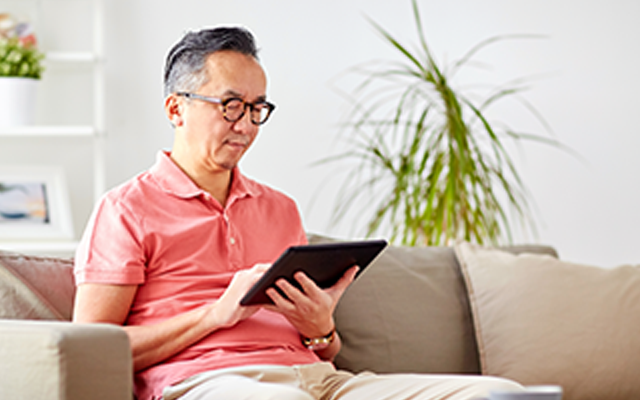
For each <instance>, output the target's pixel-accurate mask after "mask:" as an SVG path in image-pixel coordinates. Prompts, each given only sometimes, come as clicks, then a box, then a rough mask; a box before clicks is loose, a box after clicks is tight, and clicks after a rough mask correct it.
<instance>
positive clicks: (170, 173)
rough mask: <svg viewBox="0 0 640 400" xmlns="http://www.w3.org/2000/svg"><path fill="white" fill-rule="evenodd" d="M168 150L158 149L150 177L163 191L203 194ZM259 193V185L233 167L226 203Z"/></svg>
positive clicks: (180, 195) (189, 194)
mask: <svg viewBox="0 0 640 400" xmlns="http://www.w3.org/2000/svg"><path fill="white" fill-rule="evenodd" d="M170 155H171V153H170V152H168V151H159V152H158V154H157V156H156V163H155V165H154V166H153V167H152V168H151V170H150V174H151V178H152V179H153V180H154V181H155V182H156V183H157V184H158V186H159V187H160V188H161V189H162V190H163V191H165V192H167V193H170V194H172V195H174V196H178V197H182V198H185V199H186V198H193V197H198V196H201V195H203V194H204V193H205V192H204V190H202V189H200V188H199V187H198V185H196V184H195V183H194V182H193V181H192V180H191V178H189V176H187V174H185V173H184V171H182V170H181V169H180V167H178V165H176V163H175V162H173V160H172V159H171V157H170ZM260 193H261V188H260V186H259V185H258V184H257V183H256V182H254V181H253V180H251V179H249V178H247V177H245V176H244V175H242V174H241V173H240V169H239V168H238V167H235V168H234V169H233V174H232V182H231V189H230V190H229V198H228V200H227V204H228V205H230V204H231V203H233V202H234V201H236V200H237V199H241V198H243V197H246V196H252V197H255V196H258V195H259V194H260Z"/></svg>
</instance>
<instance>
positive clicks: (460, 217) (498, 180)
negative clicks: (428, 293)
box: [322, 0, 560, 245]
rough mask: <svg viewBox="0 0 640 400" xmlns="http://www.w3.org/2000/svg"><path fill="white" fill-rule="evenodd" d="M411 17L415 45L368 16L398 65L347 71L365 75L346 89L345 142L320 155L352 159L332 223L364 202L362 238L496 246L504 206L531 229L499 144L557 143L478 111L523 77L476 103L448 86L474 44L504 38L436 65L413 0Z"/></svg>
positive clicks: (521, 190)
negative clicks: (393, 51)
mask: <svg viewBox="0 0 640 400" xmlns="http://www.w3.org/2000/svg"><path fill="white" fill-rule="evenodd" d="M413 14H414V18H415V23H416V27H417V31H418V35H419V40H420V42H419V46H418V50H410V49H409V48H408V47H406V46H404V45H402V44H400V43H399V42H398V41H397V40H396V39H395V38H394V37H393V36H392V35H391V34H389V33H388V32H387V31H386V30H385V29H383V28H382V27H380V26H379V25H378V24H376V23H375V22H373V21H371V22H372V24H373V26H374V27H375V29H376V30H377V31H378V32H379V33H381V34H382V36H383V38H384V39H385V41H386V42H388V43H389V44H390V45H392V46H393V48H394V49H396V50H397V51H398V52H399V54H400V55H401V60H402V61H400V62H395V61H391V62H383V63H382V68H380V67H379V66H380V65H381V64H380V63H371V62H370V63H367V64H365V67H362V68H355V69H353V70H351V72H355V73H357V74H363V75H364V78H363V80H362V81H361V84H360V85H358V86H357V87H356V89H354V90H353V91H352V92H351V94H348V95H346V97H347V98H348V100H349V101H350V102H351V108H350V112H349V114H348V115H349V117H348V119H347V121H346V123H345V125H344V128H345V129H346V130H348V136H347V137H348V144H347V146H348V147H349V148H348V149H347V150H346V151H345V152H344V153H341V154H339V155H337V156H333V157H329V158H326V159H324V160H322V163H326V162H335V161H347V162H352V165H354V164H353V161H354V160H355V161H356V164H355V165H356V166H355V167H354V169H353V170H351V171H350V172H349V174H348V177H347V178H346V179H345V181H344V183H343V186H342V190H341V191H340V195H339V196H338V200H337V202H336V204H337V206H336V207H335V209H334V222H337V221H339V220H340V219H342V218H344V216H345V215H356V214H354V212H350V211H352V210H359V211H358V212H360V213H361V212H362V211H361V210H362V208H363V205H365V206H366V205H371V206H372V207H373V209H372V211H371V213H370V217H369V219H368V221H367V227H366V233H367V236H371V235H374V234H382V235H384V236H386V237H389V238H390V239H391V241H394V242H396V243H400V244H404V245H418V244H423V245H446V244H450V243H451V242H452V241H455V240H458V239H464V240H468V241H473V242H476V243H486V242H490V243H493V244H497V243H499V242H501V241H505V239H506V241H507V242H510V241H511V240H512V235H511V223H510V219H509V217H508V216H509V213H508V212H507V211H509V209H511V210H513V211H515V213H513V214H515V215H516V216H517V219H518V221H519V222H520V223H521V224H522V227H524V228H528V229H530V230H531V232H533V233H534V234H535V224H534V222H533V218H532V217H531V212H530V207H529V194H528V192H527V190H526V188H525V185H524V183H523V181H522V179H521V178H520V176H519V174H518V172H517V170H516V168H515V166H514V163H513V161H512V159H511V157H510V156H509V154H508V152H507V150H506V148H505V144H506V142H507V141H511V140H513V141H519V140H522V139H527V140H529V139H532V140H538V141H542V142H545V143H550V144H553V145H557V146H560V145H559V144H558V143H557V142H556V141H555V140H552V139H550V138H549V137H547V136H539V135H530V134H524V133H519V132H517V131H515V130H512V129H510V128H509V127H507V126H506V125H505V124H503V123H499V124H496V123H493V122H491V121H490V119H489V118H488V116H487V114H486V110H487V108H489V107H490V106H492V105H494V104H495V103H496V102H498V101H500V100H504V99H506V98H510V97H512V96H513V95H516V94H519V93H520V92H521V91H522V90H524V89H526V87H525V86H524V84H523V83H524V81H523V80H518V81H514V82H513V83H512V84H511V85H507V86H505V87H498V88H496V89H495V90H493V91H491V92H490V93H489V94H488V95H486V97H485V98H484V99H483V100H482V101H473V100H472V98H471V96H468V95H467V92H462V91H459V90H456V89H454V88H453V87H452V85H451V81H452V78H453V76H454V75H455V74H456V73H457V72H459V71H460V69H461V68H462V67H464V66H465V65H467V64H468V63H469V61H470V60H471V59H472V58H473V57H474V55H475V54H476V53H477V52H478V51H479V50H481V49H482V48H484V47H486V46H487V45H490V44H493V43H495V42H496V41H499V40H502V39H506V38H513V37H506V36H502V37H494V38H490V39H488V40H486V41H483V42H481V43H480V44H478V45H477V46H475V47H474V48H472V49H471V50H470V51H469V52H468V53H467V54H466V55H465V56H463V57H462V58H460V60H459V61H457V62H455V63H453V64H451V65H450V66H448V67H447V68H442V67H441V66H440V65H439V64H438V63H437V62H436V60H435V58H434V57H433V55H432V51H431V49H430V47H429V46H428V45H427V41H426V39H425V35H424V32H423V28H422V23H421V21H420V13H419V10H418V6H417V4H416V1H415V0H413ZM372 66H373V67H372ZM343 94H344V93H343ZM527 106H530V105H529V104H528V103H527ZM530 110H531V108H530ZM532 111H533V114H534V116H535V117H536V118H538V119H539V120H540V121H541V122H542V123H543V126H545V127H548V125H547V124H546V123H545V122H544V120H542V118H541V117H540V116H539V114H538V113H537V112H535V110H532ZM344 133H345V132H343V134H344ZM354 206H355V207H354Z"/></svg>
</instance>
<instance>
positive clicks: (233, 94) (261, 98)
mask: <svg viewBox="0 0 640 400" xmlns="http://www.w3.org/2000/svg"><path fill="white" fill-rule="evenodd" d="M222 97H223V98H229V97H238V98H242V94H241V93H238V92H236V91H235V90H232V89H228V90H226V91H225V92H224V93H223V94H222ZM261 101H267V96H266V95H262V96H258V97H257V98H256V99H255V100H254V102H261Z"/></svg>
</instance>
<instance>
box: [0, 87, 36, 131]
mask: <svg viewBox="0 0 640 400" xmlns="http://www.w3.org/2000/svg"><path fill="white" fill-rule="evenodd" d="M37 88H38V80H37V79H33V78H14V77H0V127H13V126H25V125H33V124H34V122H35V117H36V94H37Z"/></svg>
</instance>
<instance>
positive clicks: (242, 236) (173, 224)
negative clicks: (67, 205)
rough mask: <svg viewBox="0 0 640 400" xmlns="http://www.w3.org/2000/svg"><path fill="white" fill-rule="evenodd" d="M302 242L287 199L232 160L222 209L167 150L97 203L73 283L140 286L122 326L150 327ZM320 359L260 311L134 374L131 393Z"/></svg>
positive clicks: (282, 323)
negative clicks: (209, 374)
mask: <svg viewBox="0 0 640 400" xmlns="http://www.w3.org/2000/svg"><path fill="white" fill-rule="evenodd" d="M303 243H306V236H305V233H304V229H303V227H302V222H301V220H300V215H299V213H298V209H297V207H296V205H295V203H294V202H293V201H292V200H291V199H290V198H289V197H287V196H285V195H284V194H282V193H280V192H277V191H275V190H273V189H271V188H269V187H267V186H265V185H262V184H259V183H257V182H255V181H252V180H250V179H248V178H246V177H244V176H243V175H242V174H241V173H240V171H239V170H238V169H237V168H236V169H235V170H234V172H233V182H232V184H231V190H230V193H229V198H228V201H227V205H226V207H225V208H222V206H221V205H220V203H219V202H218V201H216V200H215V199H214V198H213V197H212V196H211V195H209V194H208V193H206V192H204V191H202V190H201V189H199V188H198V187H197V186H196V185H195V184H194V183H193V181H191V179H189V177H188V176H186V175H185V174H184V173H183V172H182V170H180V169H179V168H178V167H177V166H176V165H175V164H174V163H173V161H172V160H171V159H170V158H169V155H168V154H166V153H162V152H161V153H159V154H158V159H157V162H156V164H155V165H154V166H153V167H152V168H151V169H150V170H149V171H147V172H144V173H142V174H140V175H139V176H137V177H135V178H134V179H132V180H130V181H129V182H127V183H125V184H123V185H121V186H119V187H117V188H115V189H113V190H111V191H110V192H109V193H107V194H106V195H105V196H104V197H103V198H102V200H101V201H100V202H99V204H98V205H97V206H96V208H95V210H94V212H93V215H92V217H91V220H90V221H89V224H88V225H87V228H86V230H85V233H84V235H83V238H82V241H81V243H80V246H79V248H78V250H77V253H76V265H75V277H76V283H77V284H78V285H79V284H82V283H105V284H125V285H139V286H138V291H137V294H136V296H135V299H134V301H133V304H132V306H131V311H130V313H129V316H128V318H127V320H126V322H125V324H126V325H149V324H154V323H157V322H160V321H163V320H165V319H167V318H171V317H173V316H176V315H178V314H181V313H184V312H186V311H189V310H192V309H194V308H197V307H200V306H203V305H205V304H207V303H210V302H211V301H214V300H216V299H218V298H219V297H220V296H221V294H222V293H223V292H224V290H225V289H226V287H227V286H228V284H229V283H230V281H231V278H232V277H233V275H234V273H235V272H237V271H239V270H241V269H246V268H250V267H251V266H253V265H255V264H256V263H271V262H273V261H275V259H276V258H277V257H278V256H279V255H280V253H282V252H283V251H284V250H285V249H286V248H287V247H289V246H292V245H298V244H303ZM317 361H319V359H318V357H317V356H316V354H315V353H313V352H312V351H310V350H308V349H306V348H305V347H304V346H303V345H302V344H301V342H300V336H299V334H298V332H297V331H296V330H295V329H294V328H293V326H292V325H291V324H290V323H289V322H288V321H287V320H286V319H285V318H284V317H282V316H281V315H280V314H277V313H273V312H270V311H266V310H260V311H259V312H257V313H256V314H254V315H253V316H252V317H250V318H248V319H247V320H245V321H242V322H240V323H239V324H237V325H236V326H234V327H233V328H230V329H224V330H219V331H216V332H214V333H212V334H211V335H209V336H207V337H205V338H204V339H202V340H201V341H199V342H197V343H195V344H194V345H192V346H190V347H188V348H187V349H185V350H183V351H182V352H180V353H178V354H176V355H174V356H173V357H171V358H169V359H167V360H165V361H164V362H162V363H161V364H158V365H155V366H152V367H150V368H147V369H145V370H144V371H140V372H139V373H137V374H136V380H135V383H136V395H137V396H138V398H139V399H140V400H147V399H151V398H153V397H160V395H161V393H162V389H163V388H164V387H166V386H168V385H171V384H174V383H177V382H179V381H181V380H183V379H185V378H187V377H189V376H192V375H195V374H198V373H201V372H204V371H208V370H213V369H219V368H227V367H235V366H241V365H252V364H253V365H255V364H276V365H296V364H308V363H312V362H317Z"/></svg>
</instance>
